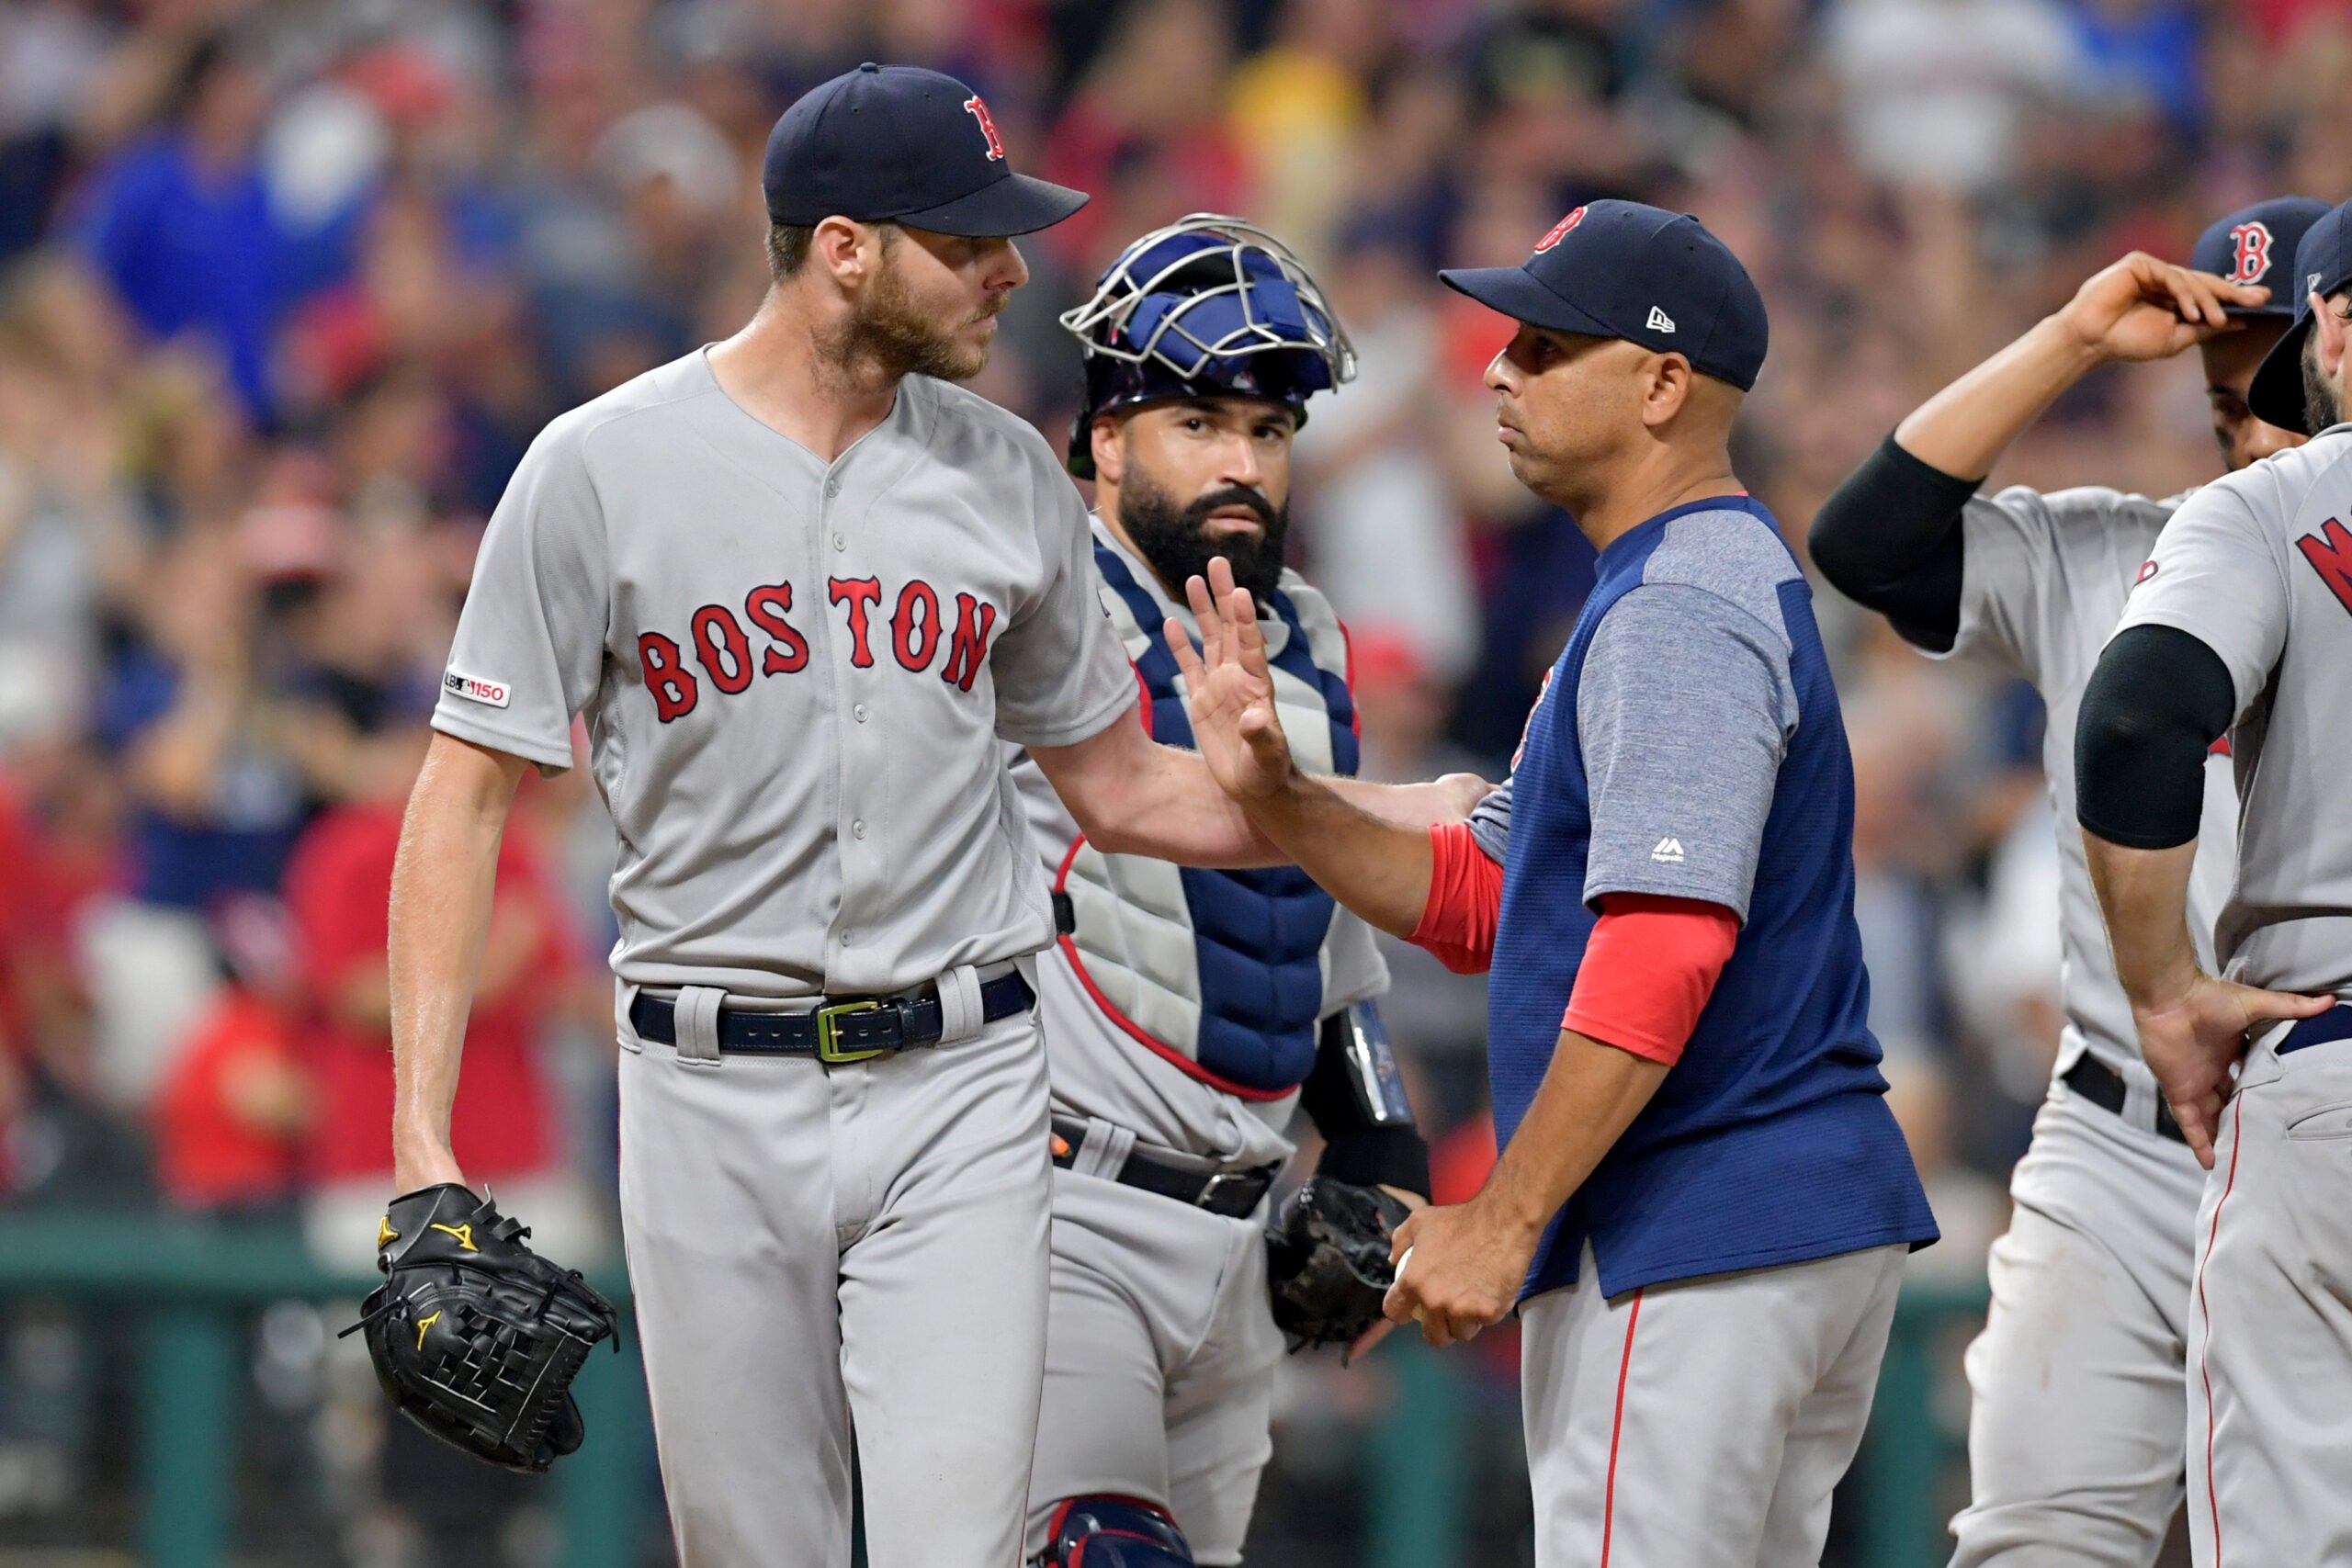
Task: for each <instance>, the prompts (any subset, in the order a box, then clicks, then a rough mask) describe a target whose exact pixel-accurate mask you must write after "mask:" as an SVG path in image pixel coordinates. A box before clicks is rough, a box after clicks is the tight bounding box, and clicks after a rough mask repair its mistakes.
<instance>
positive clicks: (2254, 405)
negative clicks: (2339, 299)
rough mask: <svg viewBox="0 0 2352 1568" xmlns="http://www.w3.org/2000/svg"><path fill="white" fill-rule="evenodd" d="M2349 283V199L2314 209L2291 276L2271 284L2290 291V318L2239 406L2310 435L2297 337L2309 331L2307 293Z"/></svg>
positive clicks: (2351, 247)
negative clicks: (2292, 315) (2292, 309)
mask: <svg viewBox="0 0 2352 1568" xmlns="http://www.w3.org/2000/svg"><path fill="white" fill-rule="evenodd" d="M2346 284H2352V201H2347V202H2346V203H2345V204H2344V205H2343V206H2341V207H2335V208H2331V209H2328V210H2327V211H2325V212H2324V213H2322V214H2320V216H2319V217H2318V218H2317V219H2315V220H2313V221H2312V226H2311V227H2310V228H2308V229H2306V230H2304V231H2303V238H2302V243H2300V244H2298V245H2297V246H2296V247H2295V270H2294V273H2293V274H2292V276H2286V277H2282V278H2280V279H2278V282H2277V283H2275V284H2273V285H2272V286H2271V291H2272V293H2273V294H2274V295H2276V294H2278V292H2280V291H2281V290H2282V289H2283V291H2284V292H2286V293H2288V294H2290V295H2292V296H2293V297H2294V304H2295V319H2294V320H2293V321H2290V322H2289V323H2288V326H2287V330H2286V331H2285V332H2284V333H2280V334H2279V338H2278V342H2277V343H2275V344H2271V346H2270V352H2269V353H2268V354H2267V355H2264V356H2263V359H2262V364H2261V366H2260V367H2257V368H2256V371H2255V373H2254V381H2253V383H2252V384H2251V385H2250V386H2248V387H2247V388H2246V391H2245V406H2246V407H2247V408H2249V409H2251V410H2253V411H2254V417H2255V418H2256V419H2258V420H2260V421H2262V422H2263V423H2265V424H2275V425H2277V426H2278V428H2279V429H2281V430H2291V431H2293V432H2294V433H2295V434H2298V435H2314V434H2318V433H2317V432H2316V431H2313V430H2312V429H2311V428H2310V427H2309V426H2308V424H2306V423H2305V422H2304V419H2303V340H2304V339H2305V338H2307V337H2309V336H2310V335H2311V330H2312V295H2314V294H2316V295H2318V296H2319V297H2320V298H2321V299H2326V298H2327V297H2328V296H2329V295H2331V294H2334V293H2335V292H2336V291H2337V290H2338V289H2340V288H2344V287H2345V286H2346Z"/></svg>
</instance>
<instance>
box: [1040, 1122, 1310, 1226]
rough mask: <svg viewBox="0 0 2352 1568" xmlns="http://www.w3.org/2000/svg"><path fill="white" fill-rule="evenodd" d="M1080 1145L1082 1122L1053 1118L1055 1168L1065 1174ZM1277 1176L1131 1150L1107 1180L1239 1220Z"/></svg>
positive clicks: (1272, 1168) (1273, 1171)
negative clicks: (1197, 1165)
mask: <svg viewBox="0 0 2352 1568" xmlns="http://www.w3.org/2000/svg"><path fill="white" fill-rule="evenodd" d="M1085 1142H1086V1124H1085V1123H1084V1122H1065V1121H1063V1120H1062V1119H1061V1118H1060V1117H1058V1116H1057V1117H1056V1118H1054V1163H1055V1164H1056V1165H1057V1166H1060V1167H1061V1168H1063V1169H1064V1170H1068V1169H1069V1168H1070V1167H1071V1166H1072V1165H1074V1164H1075V1163H1077V1160H1078V1151H1079V1148H1080V1145H1083V1144H1084V1143H1085ZM1282 1171H1283V1168H1282V1167H1281V1166H1280V1165H1279V1164H1276V1165H1261V1166H1252V1167H1251V1168H1250V1169H1248V1170H1190V1169H1187V1168H1183V1167H1182V1166H1175V1165H1170V1164H1169V1163H1168V1162H1167V1161H1165V1160H1159V1159H1154V1158H1152V1157H1151V1156H1149V1155H1148V1154H1146V1153H1144V1152H1143V1151H1142V1150H1141V1149H1134V1150H1131V1151H1129V1153H1128V1155H1127V1163H1126V1164H1125V1165H1123V1166H1121V1167H1120V1168H1119V1172H1118V1174H1117V1175H1116V1176H1114V1177H1112V1179H1113V1180H1114V1181H1116V1182H1118V1183H1119V1184H1120V1185H1122V1186H1125V1187H1140V1188H1142V1189H1143V1190H1145V1191H1146V1192H1156V1193H1158V1194H1159V1196H1161V1197H1162V1198H1173V1199H1175V1200H1176V1201H1178V1202H1179V1203H1183V1204H1187V1205H1189V1206H1190V1207H1192V1208H1195V1209H1205V1210H1207V1211H1208V1212H1209V1213H1212V1214H1222V1215H1224V1216H1225V1217H1226V1218H1227V1219H1228V1220H1239V1219H1246V1218H1248V1217H1249V1216H1250V1213H1253V1212H1254V1211H1255V1210H1256V1209H1257V1207H1258V1203H1259V1201H1260V1200H1261V1199H1262V1198H1264V1197H1265V1195H1266V1190H1267V1189H1268V1188H1270V1187H1272V1186H1273V1184H1274V1178H1275V1177H1277V1176H1280V1175H1281V1174H1282Z"/></svg>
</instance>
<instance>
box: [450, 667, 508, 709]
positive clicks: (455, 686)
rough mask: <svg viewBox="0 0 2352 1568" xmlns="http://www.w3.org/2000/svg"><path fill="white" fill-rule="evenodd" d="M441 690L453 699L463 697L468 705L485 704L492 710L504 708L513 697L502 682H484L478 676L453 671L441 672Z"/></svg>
mask: <svg viewBox="0 0 2352 1568" xmlns="http://www.w3.org/2000/svg"><path fill="white" fill-rule="evenodd" d="M441 689H442V690H443V691H445V692H447V693H448V694H450V695H451V696H453V697H463V698H465V699H466V700H467V701H468V702H470V703H487V704H488V705H490V706H492V707H494V708H503V707H504V706H505V705H506V704H507V702H508V700H509V698H510V697H511V696H512V695H513V694H512V693H511V692H510V691H508V689H507V685H506V682H503V681H484V680H482V679H481V678H480V677H479V676H474V675H460V674H458V672H457V671H455V670H449V671H443V673H442V676H441Z"/></svg>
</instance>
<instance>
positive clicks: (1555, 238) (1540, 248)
mask: <svg viewBox="0 0 2352 1568" xmlns="http://www.w3.org/2000/svg"><path fill="white" fill-rule="evenodd" d="M1583 221H1584V209H1583V208H1581V207H1579V208H1577V209H1576V210H1575V211H1574V212H1571V213H1569V214H1568V215H1567V216H1566V218H1563V219H1561V220H1559V221H1558V222H1557V223H1555V224H1553V225H1552V231H1551V232H1550V233H1548V234H1546V235H1544V237H1543V238H1542V239H1540V240H1538V241H1536V242H1535V254H1537V255H1539V256H1540V255H1542V254H1544V252H1545V251H1548V250H1550V249H1551V248H1552V247H1553V246H1554V245H1556V244H1558V243H1560V242H1561V241H1562V240H1565V239H1566V238H1567V237H1568V231H1569V230H1571V229H1573V228H1575V227H1576V226H1577V224H1579V223H1581V222H1583Z"/></svg>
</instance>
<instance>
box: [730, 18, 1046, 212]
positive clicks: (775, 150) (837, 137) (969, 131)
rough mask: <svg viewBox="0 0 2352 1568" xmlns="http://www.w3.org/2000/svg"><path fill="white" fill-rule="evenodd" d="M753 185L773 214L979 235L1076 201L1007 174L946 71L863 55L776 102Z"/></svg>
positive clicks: (976, 110) (986, 129) (970, 97)
mask: <svg viewBox="0 0 2352 1568" xmlns="http://www.w3.org/2000/svg"><path fill="white" fill-rule="evenodd" d="M760 188H761V189H762V190H763V192H764V193H765V194H766V196H767V200H768V220H769V221H770V222H772V223H785V224H792V225H796V226H798V227H803V228H808V227H813V226H815V225H816V224H819V223H821V222H823V221H824V220H826V219H828V218H846V219H849V220H852V221H853V222H857V223H880V222H885V221H888V222H892V223H903V224H905V225H907V226H908V227H910V228H914V229H929V230H933V231H935V232H938V233H942V234H963V235H967V236H974V237H983V238H995V237H999V236H1002V235H1007V234H1026V233H1030V232H1032V231H1035V230H1038V229H1044V228H1047V227H1049V226H1051V225H1053V224H1056V223H1058V222H1060V221H1061V220H1063V219H1065V218H1067V217H1069V215H1070V214H1071V213H1073V212H1076V211H1077V210H1078V209H1080V208H1081V207H1084V206H1085V205H1086V202H1087V197H1086V193H1085V192H1083V191H1075V190H1071V189H1069V187H1068V186H1057V185H1053V184H1051V183H1049V182H1047V181H1045V180H1041V179H1035V178H1032V177H1031V176H1030V175H1016V174H1014V173H1013V172H1012V164H1010V163H1008V162H1006V160H1005V156H1004V141H1003V139H1002V138H1001V137H999V136H998V135H997V130H996V121H995V120H994V119H992V118H989V107H988V105H986V104H985V103H982V102H981V101H980V96H979V95H978V93H976V92H974V91H972V89H971V88H969V87H967V86H966V85H964V84H963V83H961V82H958V81H957V80H956V78H955V77H953V76H949V75H946V74H944V73H941V72H937V71H926V70H924V69H923V68H922V66H919V65H876V64H875V63H874V62H872V61H867V62H865V64H863V65H861V66H859V67H858V68H857V69H856V70H854V71H845V72H843V73H842V74H840V75H839V76H836V77H834V78H833V79H832V80H831V81H830V82H825V83H821V84H820V85H817V86H814V87H811V88H810V89H809V91H807V92H806V93H803V94H801V95H800V96H799V97H798V98H797V100H795V101H794V103H793V106H792V107H790V108H788V109H786V110H785V111H784V118H781V119H779V120H777V121H776V122H775V130H772V131H770V132H768V152H767V159H766V162H765V163H764V164H763V165H762V167H761V170H760Z"/></svg>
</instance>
